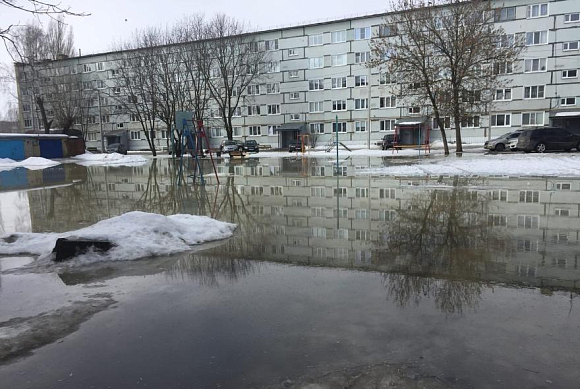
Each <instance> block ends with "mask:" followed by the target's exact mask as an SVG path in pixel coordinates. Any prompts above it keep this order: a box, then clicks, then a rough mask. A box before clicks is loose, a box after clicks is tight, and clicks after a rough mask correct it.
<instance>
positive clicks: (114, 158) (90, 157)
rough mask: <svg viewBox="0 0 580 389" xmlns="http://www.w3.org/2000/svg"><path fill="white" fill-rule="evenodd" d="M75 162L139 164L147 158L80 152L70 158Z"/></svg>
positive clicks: (87, 163)
mask: <svg viewBox="0 0 580 389" xmlns="http://www.w3.org/2000/svg"><path fill="white" fill-rule="evenodd" d="M70 160H71V161H73V162H74V163H76V164H79V165H82V166H96V165H109V166H141V165H144V164H146V163H147V158H144V157H142V156H141V155H122V154H118V153H111V154H91V153H86V154H81V155H77V156H75V157H72V158H71V159H70Z"/></svg>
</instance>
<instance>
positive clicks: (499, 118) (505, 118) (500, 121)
mask: <svg viewBox="0 0 580 389" xmlns="http://www.w3.org/2000/svg"><path fill="white" fill-rule="evenodd" d="M511 119H512V114H511V113H500V114H496V115H491V125H492V126H493V127H509V126H511Z"/></svg>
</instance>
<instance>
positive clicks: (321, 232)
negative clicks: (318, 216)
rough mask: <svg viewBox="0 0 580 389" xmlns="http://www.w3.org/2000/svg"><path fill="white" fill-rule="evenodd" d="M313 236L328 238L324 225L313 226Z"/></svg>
mask: <svg viewBox="0 0 580 389" xmlns="http://www.w3.org/2000/svg"><path fill="white" fill-rule="evenodd" d="M312 237H313V238H326V228H324V227H312Z"/></svg>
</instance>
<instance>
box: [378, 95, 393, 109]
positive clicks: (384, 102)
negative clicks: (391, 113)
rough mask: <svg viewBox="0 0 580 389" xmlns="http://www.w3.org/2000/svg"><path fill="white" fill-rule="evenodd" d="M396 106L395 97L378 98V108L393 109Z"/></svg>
mask: <svg viewBox="0 0 580 389" xmlns="http://www.w3.org/2000/svg"><path fill="white" fill-rule="evenodd" d="M396 106H397V97H396V96H386V97H381V98H379V107H380V108H395V107H396Z"/></svg>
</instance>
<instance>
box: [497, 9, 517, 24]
mask: <svg viewBox="0 0 580 389" xmlns="http://www.w3.org/2000/svg"><path fill="white" fill-rule="evenodd" d="M515 18H516V7H504V8H498V9H496V10H495V16H494V21H496V22H505V21H507V20H514V19H515Z"/></svg>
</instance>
